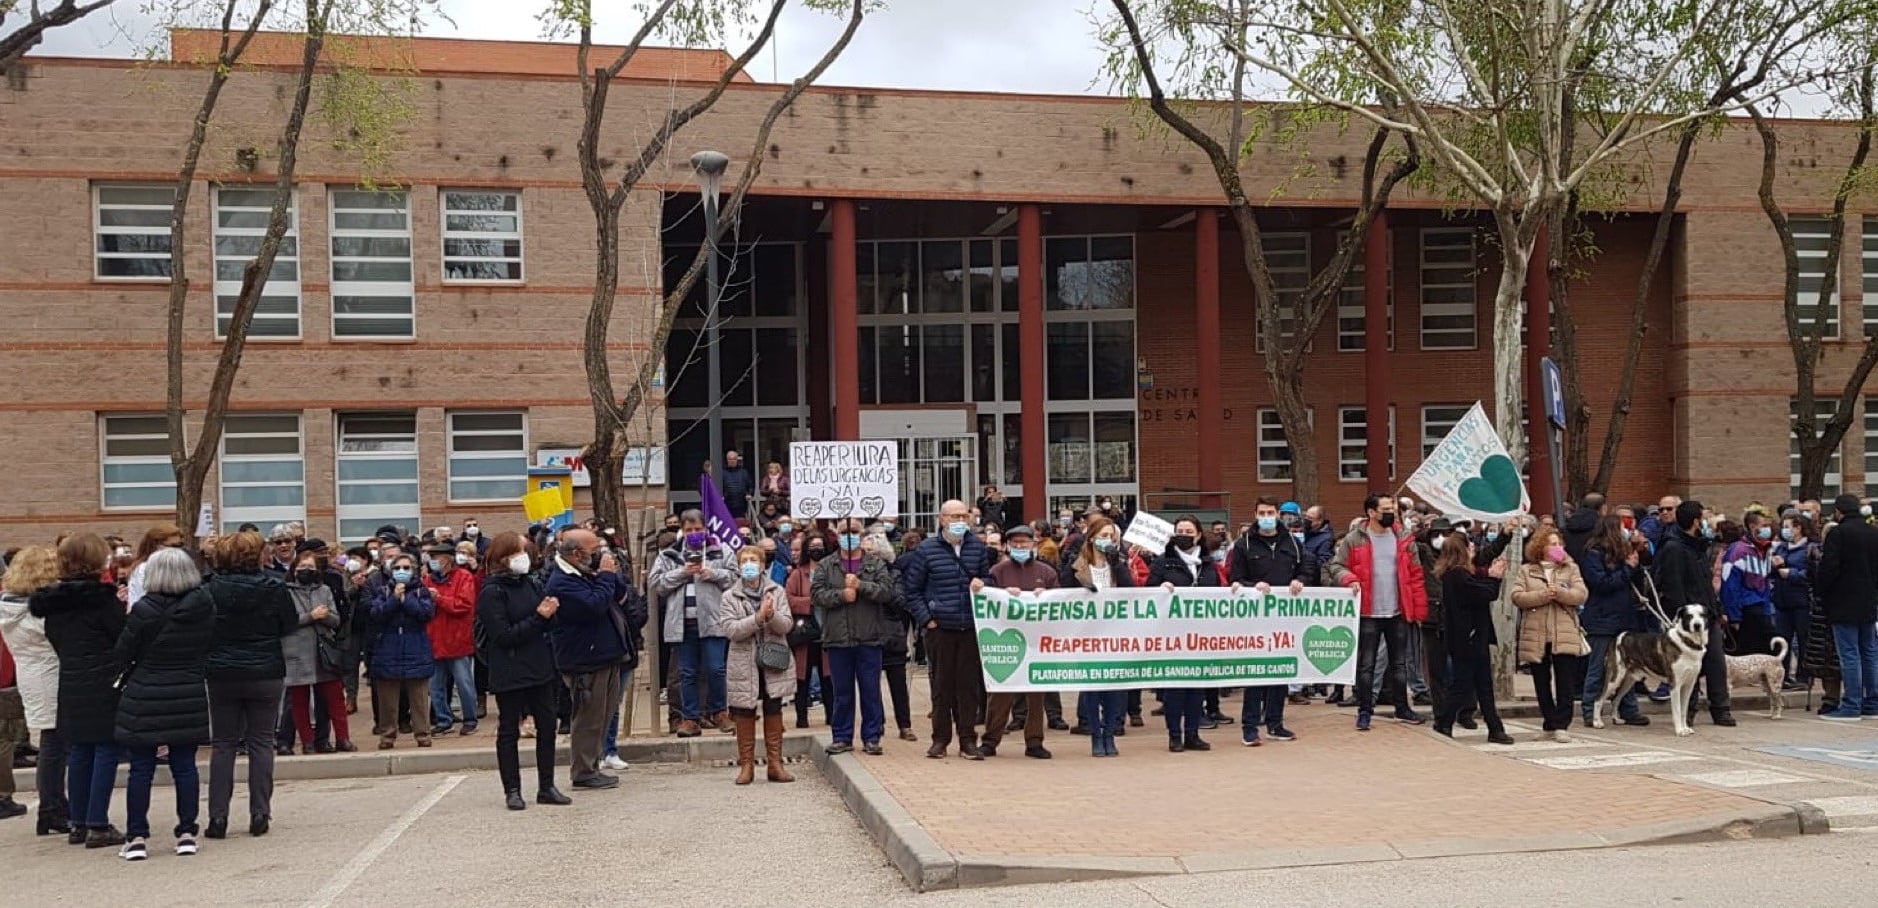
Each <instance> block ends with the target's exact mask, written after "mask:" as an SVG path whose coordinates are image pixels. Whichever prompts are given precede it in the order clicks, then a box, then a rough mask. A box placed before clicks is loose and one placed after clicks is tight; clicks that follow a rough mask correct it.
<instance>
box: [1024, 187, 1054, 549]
mask: <svg viewBox="0 0 1878 908" xmlns="http://www.w3.org/2000/svg"><path fill="white" fill-rule="evenodd" d="M1017 348H1018V350H1017V361H1018V362H1019V363H1021V364H1022V369H1023V373H1024V374H1023V376H1022V392H1023V398H1024V411H1023V418H1022V419H1021V420H1020V423H1021V425H1022V427H1023V438H1022V443H1023V452H1024V457H1023V463H1024V509H1025V510H1026V511H1028V512H1029V513H1028V515H1027V516H1029V517H1030V518H1032V519H1035V518H1036V517H1038V516H1039V515H1043V516H1049V513H1050V498H1049V492H1050V489H1049V484H1048V473H1047V466H1048V463H1049V458H1048V454H1049V438H1048V435H1047V427H1048V423H1047V421H1046V420H1045V419H1044V415H1043V404H1044V387H1043V374H1044V366H1045V364H1046V362H1047V357H1048V355H1049V352H1048V350H1047V349H1046V348H1045V344H1044V335H1043V210H1042V209H1040V208H1038V207H1037V206H1036V205H1019V206H1017Z"/></svg>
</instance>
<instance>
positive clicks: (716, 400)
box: [680, 151, 730, 469]
mask: <svg viewBox="0 0 1878 908" xmlns="http://www.w3.org/2000/svg"><path fill="white" fill-rule="evenodd" d="M728 166H730V158H729V157H727V156H725V155H724V153H723V152H718V151H700V152H698V153H697V154H694V155H692V156H691V171H692V174H693V175H694V176H695V177H696V178H697V180H698V193H699V195H700V196H701V198H702V200H703V202H704V245H705V250H706V251H705V260H704V328H705V335H704V342H705V351H706V352H705V357H704V365H705V369H706V372H707V375H706V380H707V382H706V389H707V390H706V393H707V394H708V395H709V403H708V404H707V406H708V407H709V409H708V410H707V411H706V413H705V416H704V418H705V421H706V435H707V437H708V438H709V439H710V448H709V450H708V451H707V452H706V453H705V455H704V456H705V458H706V459H707V460H708V459H711V458H714V457H716V456H717V455H718V453H719V452H721V451H723V450H724V421H723V418H722V417H721V416H720V415H719V411H718V407H719V406H720V404H722V402H723V398H724V388H723V376H722V374H721V371H720V368H719V360H720V356H719V353H718V345H717V340H718V332H717V326H718V315H717V307H718V303H719V299H718V293H719V292H720V288H719V287H718V275H717V201H718V200H717V197H718V193H719V191H720V184H721V183H722V181H723V177H724V169H725V168H726V167H728ZM680 469H683V468H682V467H681V468H680Z"/></svg>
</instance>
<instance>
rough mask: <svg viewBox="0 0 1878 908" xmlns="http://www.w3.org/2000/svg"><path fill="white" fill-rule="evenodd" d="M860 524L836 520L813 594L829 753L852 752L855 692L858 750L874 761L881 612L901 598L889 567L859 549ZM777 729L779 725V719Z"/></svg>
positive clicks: (880, 728)
mask: <svg viewBox="0 0 1878 908" xmlns="http://www.w3.org/2000/svg"><path fill="white" fill-rule="evenodd" d="M861 529H862V526H861V521H860V519H859V518H854V517H850V518H846V519H843V520H837V521H835V533H836V537H835V538H836V541H837V543H838V545H839V548H838V549H837V551H836V552H835V553H834V554H833V555H830V556H829V557H827V558H823V559H822V561H821V564H819V565H817V566H816V568H815V576H814V579H813V580H812V581H811V590H812V594H813V596H814V600H815V606H816V607H817V608H819V609H821V610H822V614H823V615H825V616H827V617H826V618H825V619H824V620H823V623H822V652H823V654H824V655H825V656H826V657H827V659H828V674H829V677H830V678H831V679H832V680H833V682H834V686H833V688H832V697H831V699H832V700H833V701H834V711H833V718H832V719H831V721H830V722H829V743H828V752H829V753H831V754H841V753H847V752H848V751H850V750H853V749H854V712H855V704H856V691H857V688H858V692H859V704H860V712H861V750H862V751H864V752H866V753H868V754H872V755H875V756H878V755H879V754H880V753H881V748H880V738H881V735H882V734H883V733H885V730H886V716H885V711H884V710H883V708H882V705H881V702H880V668H881V657H882V654H881V645H880V644H881V639H882V638H883V637H884V636H886V613H885V610H886V609H887V608H889V607H891V606H892V605H893V604H894V601H895V600H896V599H897V598H898V597H899V590H898V589H897V588H895V586H894V581H893V573H892V571H890V570H889V569H888V568H887V562H885V561H882V560H881V559H879V558H877V557H875V556H874V555H872V554H871V553H868V552H866V551H864V550H863V549H862V547H861V539H862V536H861ZM777 721H778V723H779V726H780V722H781V720H780V719H779V720H777Z"/></svg>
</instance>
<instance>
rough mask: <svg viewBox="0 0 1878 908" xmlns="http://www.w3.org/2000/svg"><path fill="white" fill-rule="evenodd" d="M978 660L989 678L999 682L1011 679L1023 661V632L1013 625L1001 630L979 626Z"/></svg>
mask: <svg viewBox="0 0 1878 908" xmlns="http://www.w3.org/2000/svg"><path fill="white" fill-rule="evenodd" d="M978 661H979V662H980V663H983V664H984V666H985V674H987V675H990V676H991V680H993V681H996V682H998V683H999V684H1003V683H1004V682H1006V681H1009V680H1011V676H1012V675H1014V674H1016V673H1017V667H1018V666H1019V665H1022V664H1023V662H1024V632H1023V631H1020V630H1018V629H1017V628H1014V627H1013V628H1008V629H1006V630H1004V631H1002V632H999V631H994V630H992V629H991V628H988V627H986V628H979V630H978Z"/></svg>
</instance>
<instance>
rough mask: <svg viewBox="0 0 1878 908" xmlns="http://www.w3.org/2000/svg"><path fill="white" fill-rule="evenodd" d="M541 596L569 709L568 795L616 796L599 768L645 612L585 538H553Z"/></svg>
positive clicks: (579, 533) (592, 540) (598, 543)
mask: <svg viewBox="0 0 1878 908" xmlns="http://www.w3.org/2000/svg"><path fill="white" fill-rule="evenodd" d="M547 595H548V596H552V597H554V599H555V602H556V603H557V606H556V611H555V614H554V618H553V620H552V628H551V630H552V631H553V641H554V661H555V665H556V667H557V668H558V669H559V671H560V674H561V681H562V683H564V684H566V685H567V689H568V691H569V693H570V695H571V696H572V697H573V701H574V703H573V706H574V711H573V717H572V720H571V727H570V728H569V732H570V735H569V737H568V750H569V751H570V752H571V753H572V756H573V780H574V787H575V788H583V789H592V790H599V789H607V788H616V787H618V786H619V777H618V776H614V775H608V774H607V773H605V772H602V771H601V770H602V769H604V768H606V767H605V766H603V765H602V762H601V761H602V760H603V759H604V758H605V756H606V735H607V730H608V729H609V728H610V727H611V725H612V719H613V710H614V709H615V708H616V707H617V706H618V705H619V702H620V697H621V694H622V692H623V691H624V690H625V689H626V685H628V684H630V683H631V680H632V669H633V668H634V667H635V666H636V665H637V661H638V649H637V647H634V646H633V645H632V642H633V634H634V633H635V630H634V629H635V628H638V627H640V626H643V625H644V624H645V620H646V615H645V608H644V606H643V604H642V600H641V599H640V598H639V597H637V596H634V595H631V594H630V591H629V589H628V588H627V584H626V581H625V579H624V578H622V577H621V576H620V575H619V564H618V563H617V562H616V561H615V560H614V558H613V554H612V552H610V551H608V550H607V548H606V543H605V542H604V541H603V540H602V539H601V538H600V536H599V534H597V533H594V532H592V531H591V530H568V531H567V532H564V533H562V534H561V539H560V541H559V542H557V543H556V544H555V556H554V562H553V566H552V567H551V568H550V569H549V572H548V582H547Z"/></svg>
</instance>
